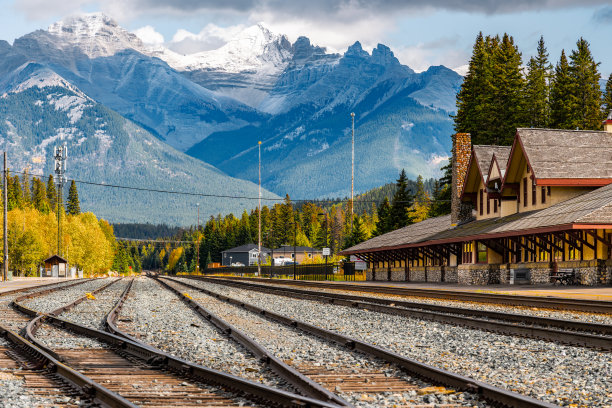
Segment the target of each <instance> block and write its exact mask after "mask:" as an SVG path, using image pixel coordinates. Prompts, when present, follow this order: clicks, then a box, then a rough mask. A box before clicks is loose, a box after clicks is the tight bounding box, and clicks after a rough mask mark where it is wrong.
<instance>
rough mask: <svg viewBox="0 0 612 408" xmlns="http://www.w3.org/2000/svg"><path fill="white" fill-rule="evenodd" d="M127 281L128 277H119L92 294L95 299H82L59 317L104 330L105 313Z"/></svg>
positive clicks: (108, 310)
mask: <svg viewBox="0 0 612 408" xmlns="http://www.w3.org/2000/svg"><path fill="white" fill-rule="evenodd" d="M129 283H130V280H129V279H120V280H119V281H117V282H115V283H113V284H112V285H110V286H109V287H107V288H106V289H104V290H103V291H101V292H98V293H96V294H94V295H93V296H94V297H95V299H86V300H84V301H83V302H81V303H79V304H78V305H76V306H75V307H73V308H72V309H70V310H68V311H66V312H64V313H62V314H61V315H60V317H61V318H62V319H65V320H70V321H72V322H74V323H78V324H81V325H83V326H87V327H91V328H92V329H98V330H104V329H105V323H106V315H108V313H109V312H110V311H111V310H112V309H113V307H114V306H115V304H116V303H117V301H118V300H119V297H121V294H122V293H123V291H124V290H125V288H126V287H127V285H128V284H129Z"/></svg>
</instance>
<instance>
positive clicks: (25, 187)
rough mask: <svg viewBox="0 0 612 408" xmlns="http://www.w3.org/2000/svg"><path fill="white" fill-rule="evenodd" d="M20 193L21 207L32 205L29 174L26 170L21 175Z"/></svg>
mask: <svg viewBox="0 0 612 408" xmlns="http://www.w3.org/2000/svg"><path fill="white" fill-rule="evenodd" d="M21 193H22V200H23V205H24V206H25V207H27V206H29V205H30V204H31V203H32V195H31V187H30V172H29V170H28V169H27V168H26V169H25V170H24V171H23V174H22V175H21Z"/></svg>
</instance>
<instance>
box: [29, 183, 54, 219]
mask: <svg viewBox="0 0 612 408" xmlns="http://www.w3.org/2000/svg"><path fill="white" fill-rule="evenodd" d="M32 206H33V207H34V208H35V209H37V210H38V211H40V212H42V213H44V214H48V213H49V211H50V210H51V209H50V207H49V202H48V201H47V191H46V189H45V183H43V182H42V181H41V180H40V179H39V178H36V177H35V178H34V179H33V180H32Z"/></svg>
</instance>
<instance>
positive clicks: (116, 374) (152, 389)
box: [13, 291, 338, 407]
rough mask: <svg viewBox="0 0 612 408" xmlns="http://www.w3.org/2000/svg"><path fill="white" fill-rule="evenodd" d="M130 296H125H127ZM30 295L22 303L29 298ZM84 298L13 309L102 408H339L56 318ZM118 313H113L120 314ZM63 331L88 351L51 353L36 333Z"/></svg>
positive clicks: (35, 342) (32, 338)
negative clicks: (46, 309) (48, 308)
mask: <svg viewBox="0 0 612 408" xmlns="http://www.w3.org/2000/svg"><path fill="white" fill-rule="evenodd" d="M126 292H127V291H125V292H124V293H126ZM28 297H29V295H27V296H24V297H23V298H24V299H25V298H28ZM85 299H86V297H82V298H80V299H77V300H76V301H74V302H72V303H71V304H69V305H64V306H62V307H60V308H58V309H56V310H54V311H53V312H51V313H49V314H39V313H38V312H37V311H35V310H32V309H29V308H28V307H26V306H24V305H23V304H21V303H20V301H21V300H23V299H18V300H16V301H15V302H14V303H13V305H14V307H15V308H16V309H18V310H20V311H21V312H23V313H25V314H27V315H29V316H31V317H33V320H31V321H30V322H29V323H28V325H27V327H26V335H27V338H28V340H29V341H31V343H32V344H33V346H32V347H34V348H36V349H37V350H41V353H44V354H45V355H46V356H48V358H49V361H52V363H51V364H53V365H54V367H64V368H65V369H67V370H70V372H71V373H72V379H73V382H74V383H75V385H76V387H77V388H79V389H80V390H81V392H82V393H84V394H85V395H88V396H91V397H92V398H94V399H95V400H96V401H100V404H102V405H108V406H113V407H135V406H150V407H167V406H204V407H213V406H225V407H238V406H244V405H245V404H250V406H265V407H268V406H271V407H272V406H287V407H293V406H295V407H337V406H338V405H335V404H331V403H326V402H323V401H320V400H316V399H312V398H307V397H302V396H299V395H296V394H292V393H289V392H285V391H282V390H278V389H275V388H272V387H268V386H265V385H262V384H259V383H254V382H251V381H248V380H245V379H242V378H239V377H235V376H232V375H229V374H225V373H222V372H218V371H215V370H211V369H208V368H206V367H202V366H199V365H197V364H193V363H191V362H188V361H185V360H181V359H178V358H176V357H174V356H171V355H169V354H166V353H163V352H161V351H159V350H156V349H154V348H153V347H151V346H147V345H144V344H143V343H140V342H134V341H132V340H130V339H127V338H124V337H119V336H116V335H114V334H111V333H106V332H102V331H99V330H96V329H92V328H88V327H85V326H82V325H79V324H76V323H73V322H70V321H67V320H63V319H61V318H59V317H57V316H58V315H59V314H61V313H62V312H64V311H67V310H69V309H71V308H72V307H74V306H76V305H77V304H78V303H80V302H82V301H84V300H85ZM116 309H117V308H116V307H115V308H114V309H113V310H115V311H116ZM41 327H44V328H45V329H46V330H47V331H48V330H49V329H50V328H51V327H53V329H52V330H60V331H62V333H63V334H62V335H63V336H64V337H66V338H69V337H73V338H75V339H80V338H82V337H85V338H89V339H94V340H95V343H97V344H99V345H96V346H92V345H91V342H90V344H89V346H88V347H75V348H54V349H52V348H50V347H48V346H46V345H45V344H44V341H42V339H39V338H37V336H36V332H37V331H38V329H39V328H41ZM68 377H70V376H68Z"/></svg>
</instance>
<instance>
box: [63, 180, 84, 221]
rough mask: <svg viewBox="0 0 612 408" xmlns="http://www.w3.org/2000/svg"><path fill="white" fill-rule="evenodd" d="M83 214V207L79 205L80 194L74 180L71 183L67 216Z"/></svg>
mask: <svg viewBox="0 0 612 408" xmlns="http://www.w3.org/2000/svg"><path fill="white" fill-rule="evenodd" d="M80 213H81V206H80V203H79V193H78V192H77V187H76V183H75V182H74V180H72V182H71V183H70V189H69V190H68V202H67V203H66V214H68V215H79V214H80Z"/></svg>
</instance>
